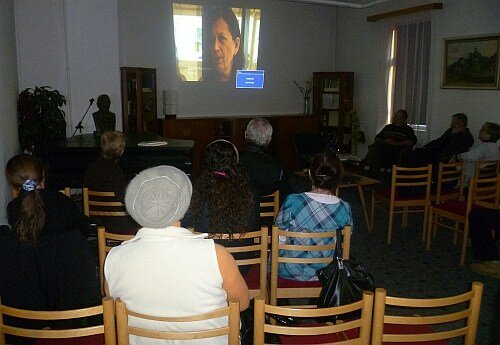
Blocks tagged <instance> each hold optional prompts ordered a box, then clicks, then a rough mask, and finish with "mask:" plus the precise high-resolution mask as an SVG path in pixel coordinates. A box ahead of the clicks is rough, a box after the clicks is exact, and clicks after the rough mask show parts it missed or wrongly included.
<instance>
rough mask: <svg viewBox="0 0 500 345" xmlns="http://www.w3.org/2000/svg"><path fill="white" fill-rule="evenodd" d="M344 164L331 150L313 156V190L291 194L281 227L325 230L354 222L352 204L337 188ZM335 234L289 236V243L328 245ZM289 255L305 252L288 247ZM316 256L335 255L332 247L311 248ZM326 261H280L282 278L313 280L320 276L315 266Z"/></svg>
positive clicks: (280, 215)
mask: <svg viewBox="0 0 500 345" xmlns="http://www.w3.org/2000/svg"><path fill="white" fill-rule="evenodd" d="M342 175H343V167H342V163H341V162H340V160H339V159H338V158H337V157H335V156H334V155H332V154H331V153H321V154H319V155H317V156H316V157H314V159H313V161H312V163H311V167H310V169H309V177H310V178H311V181H312V189H311V191H310V192H305V193H300V194H290V195H289V196H288V197H287V198H286V200H285V202H284V203H283V205H282V206H281V209H280V211H279V213H278V217H277V218H276V225H278V226H279V228H280V229H284V230H288V231H295V232H325V231H332V230H341V229H342V228H344V226H346V225H352V214H351V206H350V205H349V204H348V203H347V202H345V201H343V200H342V199H340V198H338V197H337V196H336V195H335V191H336V189H337V187H338V186H339V184H340V182H341V181H342ZM334 240H335V239H334V238H324V239H314V240H312V239H302V238H287V242H289V243H290V244H299V245H307V246H310V245H327V244H331V243H332V242H333V241H334ZM286 254H287V255H291V256H293V257H303V253H302V252H291V251H286ZM308 254H309V255H314V257H327V258H328V257H333V254H334V253H333V252H332V251H313V252H308ZM324 266H326V264H314V265H306V264H286V263H285V264H284V263H280V266H279V268H278V274H279V275H280V276H281V277H283V278H288V279H295V280H302V281H310V280H318V277H317V276H316V270H317V269H320V268H322V267H324Z"/></svg>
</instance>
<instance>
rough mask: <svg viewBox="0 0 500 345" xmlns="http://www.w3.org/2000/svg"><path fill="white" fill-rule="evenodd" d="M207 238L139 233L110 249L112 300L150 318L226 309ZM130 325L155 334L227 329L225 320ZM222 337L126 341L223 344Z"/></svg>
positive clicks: (177, 232)
mask: <svg viewBox="0 0 500 345" xmlns="http://www.w3.org/2000/svg"><path fill="white" fill-rule="evenodd" d="M205 237H206V234H201V235H193V234H192V233H191V232H190V231H189V230H187V229H184V228H179V227H168V228H165V229H150V228H142V229H140V230H139V231H138V232H137V234H136V236H135V237H134V238H133V239H131V240H129V241H126V242H123V243H122V244H121V245H120V246H118V247H115V248H113V249H112V250H111V251H110V252H109V254H108V256H107V258H106V263H105V266H104V273H105V277H106V281H107V283H108V287H109V292H110V294H111V296H112V297H114V298H118V297H119V298H120V299H121V300H122V301H123V302H125V304H126V305H127V307H128V308H129V309H130V310H132V311H135V312H138V313H143V314H149V315H155V316H177V317H179V316H191V315H196V314H202V313H206V312H209V311H213V310H215V309H219V308H222V307H226V306H227V294H226V291H225V290H224V289H223V288H222V276H221V273H220V270H219V265H218V262H217V255H216V252H215V244H214V241H213V240H209V239H206V238H205ZM129 324H130V325H134V326H140V327H146V328H150V329H156V330H169V331H186V330H189V331H193V330H203V329H209V328H217V327H224V326H227V324H228V320H227V317H224V318H218V319H212V320H207V321H197V322H186V323H165V322H157V321H141V320H138V319H137V318H134V317H130V318H129ZM227 341H228V340H227V336H222V337H216V338H207V339H200V340H194V341H185V340H184V341H168V340H161V339H146V338H142V337H136V336H130V344H137V345H146V344H147V345H149V344H155V345H156V344H183V345H184V344H190V345H192V344H193V345H194V344H213V345H216V344H227Z"/></svg>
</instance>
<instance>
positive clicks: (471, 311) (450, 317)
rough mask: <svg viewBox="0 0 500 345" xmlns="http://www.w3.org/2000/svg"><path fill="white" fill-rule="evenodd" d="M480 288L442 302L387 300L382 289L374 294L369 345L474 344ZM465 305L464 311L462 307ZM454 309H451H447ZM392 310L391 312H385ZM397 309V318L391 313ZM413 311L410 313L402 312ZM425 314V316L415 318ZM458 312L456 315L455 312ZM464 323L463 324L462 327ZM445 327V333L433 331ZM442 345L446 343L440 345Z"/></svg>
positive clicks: (410, 299) (444, 298)
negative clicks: (452, 341)
mask: <svg viewBox="0 0 500 345" xmlns="http://www.w3.org/2000/svg"><path fill="white" fill-rule="evenodd" d="M482 293H483V284H482V283H480V282H473V283H472V289H471V290H470V291H468V292H466V293H463V294H460V295H456V296H451V297H442V298H426V299H418V298H403V297H391V296H387V292H386V290H385V289H382V288H378V289H376V290H375V305H374V313H373V325H372V344H373V345H381V344H387V343H392V342H402V343H409V342H411V343H412V344H413V343H414V342H415V343H416V342H424V341H437V340H441V339H451V338H456V337H464V342H463V343H464V344H466V345H473V344H475V339H476V332H477V324H478V319H479V310H480V308H481V297H482ZM464 304H466V305H465V307H464ZM451 306H453V307H454V308H453V309H451V308H450V307H451ZM387 307H390V308H391V312H389V311H388V308H387ZM395 308H397V310H398V312H397V314H396V313H395V312H394V309H395ZM403 308H412V309H411V310H404V311H405V312H406V313H403V311H401V309H403ZM415 308H416V309H419V312H420V313H423V312H424V310H425V311H427V312H426V314H425V316H420V315H414V314H415V312H414V310H415ZM458 308H460V310H458V311H457V309H458ZM463 320H465V321H466V322H465V323H464V322H463ZM439 324H446V327H445V328H444V329H439V328H437V327H436V328H432V327H431V326H438V325H439ZM443 344H445V343H443Z"/></svg>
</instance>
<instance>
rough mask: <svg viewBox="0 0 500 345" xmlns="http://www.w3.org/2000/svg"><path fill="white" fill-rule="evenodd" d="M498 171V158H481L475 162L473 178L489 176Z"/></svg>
mask: <svg viewBox="0 0 500 345" xmlns="http://www.w3.org/2000/svg"><path fill="white" fill-rule="evenodd" d="M499 173H500V160H498V159H497V160H483V159H480V160H478V161H477V162H476V170H475V172H474V178H476V179H478V178H491V177H495V176H497V175H498V174H499Z"/></svg>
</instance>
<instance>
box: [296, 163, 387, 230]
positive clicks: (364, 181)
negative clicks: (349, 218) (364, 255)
mask: <svg viewBox="0 0 500 345" xmlns="http://www.w3.org/2000/svg"><path fill="white" fill-rule="evenodd" d="M295 174H296V175H298V176H301V177H305V178H309V176H308V173H307V172H304V171H297V172H296V173H295ZM378 183H380V181H379V180H375V179H372V178H370V177H367V176H363V175H359V174H356V173H351V172H345V173H344V178H343V179H342V182H341V183H340V185H339V188H338V189H341V188H356V189H357V190H358V196H359V201H360V202H361V207H362V208H363V214H364V216H365V222H366V228H367V229H368V232H371V229H370V220H369V219H368V211H367V209H366V201H365V195H364V193H363V186H370V185H374V184H378ZM338 189H337V195H339V190H338Z"/></svg>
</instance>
